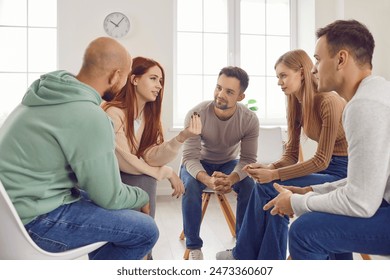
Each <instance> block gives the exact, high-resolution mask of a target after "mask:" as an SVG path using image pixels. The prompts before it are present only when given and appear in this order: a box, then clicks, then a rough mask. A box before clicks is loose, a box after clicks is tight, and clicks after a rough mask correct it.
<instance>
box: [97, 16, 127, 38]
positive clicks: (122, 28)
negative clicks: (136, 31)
mask: <svg viewBox="0 0 390 280" xmlns="http://www.w3.org/2000/svg"><path fill="white" fill-rule="evenodd" d="M103 28H104V30H105V31H106V33H107V34H108V35H109V36H111V37H114V38H121V37H123V36H125V35H126V34H127V33H129V31H130V21H129V19H128V17H127V16H125V15H124V14H122V13H120V12H114V13H111V14H109V15H107V16H106V18H105V19H104V22H103Z"/></svg>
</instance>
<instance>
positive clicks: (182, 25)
mask: <svg viewBox="0 0 390 280" xmlns="http://www.w3.org/2000/svg"><path fill="white" fill-rule="evenodd" d="M202 16H203V13H202V1H199V0H177V30H178V31H198V32H199V31H202V30H203V24H202Z"/></svg>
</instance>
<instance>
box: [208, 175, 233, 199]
mask: <svg viewBox="0 0 390 280" xmlns="http://www.w3.org/2000/svg"><path fill="white" fill-rule="evenodd" d="M233 185H234V182H233V181H232V180H231V179H230V177H229V175H226V174H225V173H222V172H219V171H214V173H213V174H212V175H211V177H210V180H209V182H208V184H207V187H208V188H210V189H213V190H215V191H216V192H219V193H223V194H225V193H230V192H231V191H232V186H233Z"/></svg>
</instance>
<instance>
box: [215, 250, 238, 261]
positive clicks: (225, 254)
mask: <svg viewBox="0 0 390 280" xmlns="http://www.w3.org/2000/svg"><path fill="white" fill-rule="evenodd" d="M215 258H216V259H217V260H235V258H234V257H233V250H232V249H228V250H226V251H222V252H218V253H217V255H216V256H215Z"/></svg>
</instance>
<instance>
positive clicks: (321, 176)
mask: <svg viewBox="0 0 390 280" xmlns="http://www.w3.org/2000/svg"><path fill="white" fill-rule="evenodd" d="M347 166H348V157H346V156H345V157H344V156H333V157H332V159H331V161H330V164H329V166H328V168H327V169H325V170H323V171H321V172H318V173H312V174H310V175H307V176H303V177H299V178H294V179H290V180H285V181H280V180H276V181H273V182H270V183H267V184H260V183H258V184H257V185H256V187H255V188H254V189H253V192H252V194H251V196H250V198H249V204H248V208H247V210H246V214H245V217H244V221H243V224H242V227H241V231H240V233H239V235H237V242H236V247H235V248H234V249H233V256H234V258H235V259H239V260H255V259H258V260H284V259H286V251H287V233H288V224H289V218H288V217H287V216H283V217H280V216H279V215H276V216H272V215H271V214H270V211H264V210H263V206H264V205H265V204H266V203H268V202H269V201H270V200H271V199H273V198H275V197H276V196H277V195H278V192H277V191H276V190H275V189H274V187H273V183H274V182H277V183H280V184H282V185H287V186H300V187H305V186H309V185H315V184H322V183H326V182H332V181H337V180H340V179H342V178H345V177H346V176H347ZM293 224H294V223H293ZM303 234H304V233H303ZM335 258H339V259H351V258H352V254H351V253H348V254H346V255H340V256H335Z"/></svg>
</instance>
